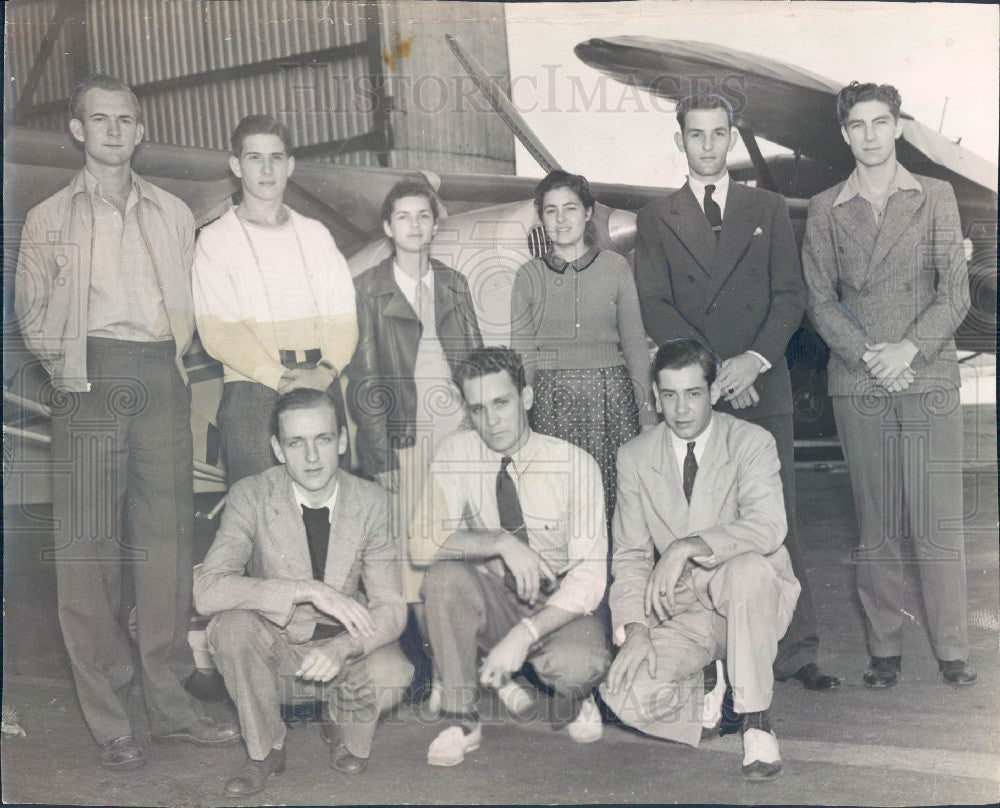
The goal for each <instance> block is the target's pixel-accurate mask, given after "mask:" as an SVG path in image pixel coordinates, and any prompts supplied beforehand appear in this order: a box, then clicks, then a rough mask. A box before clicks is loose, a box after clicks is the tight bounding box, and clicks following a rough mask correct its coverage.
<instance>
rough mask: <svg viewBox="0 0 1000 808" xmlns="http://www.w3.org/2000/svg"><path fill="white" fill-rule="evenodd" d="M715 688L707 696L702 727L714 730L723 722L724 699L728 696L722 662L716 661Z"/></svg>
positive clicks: (702, 708) (702, 711)
mask: <svg viewBox="0 0 1000 808" xmlns="http://www.w3.org/2000/svg"><path fill="white" fill-rule="evenodd" d="M715 675H716V679H715V687H714V688H713V689H712V690H710V691H709V692H708V693H706V694H705V700H704V701H703V702H702V707H701V725H702V726H703V727H704V728H705V729H714V728H715V727H716V726H718V724H719V722H720V721H721V720H722V699H723V698H724V697H725V695H726V677H725V676H724V675H723V673H722V660H719V659H717V660H715Z"/></svg>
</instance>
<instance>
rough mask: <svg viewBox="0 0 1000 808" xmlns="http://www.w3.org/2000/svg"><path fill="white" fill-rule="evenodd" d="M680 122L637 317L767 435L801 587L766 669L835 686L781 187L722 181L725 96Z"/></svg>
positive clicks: (644, 223) (648, 210) (793, 249)
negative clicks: (797, 387) (799, 455)
mask: <svg viewBox="0 0 1000 808" xmlns="http://www.w3.org/2000/svg"><path fill="white" fill-rule="evenodd" d="M677 120H678V123H679V124H680V128H681V131H680V132H679V133H678V134H677V135H675V139H676V142H677V146H678V148H679V149H680V150H681V151H683V152H684V153H685V155H686V156H687V161H688V169H689V175H688V181H687V183H685V185H684V187H682V188H681V189H679V190H678V191H675V192H674V193H672V194H670V195H668V196H665V197H663V198H661V199H658V200H656V201H655V202H652V203H651V204H649V205H647V206H646V207H645V208H643V209H642V210H641V211H640V212H639V216H638V231H639V232H638V242H637V244H636V250H635V274H636V286H637V288H638V291H639V301H640V304H641V306H642V318H643V323H644V325H645V328H646V332H647V333H648V334H649V335H650V336H651V337H652V338H653V340H654V341H655V342H656V344H657V345H661V346H662V345H663V344H664V343H665V342H667V341H669V340H672V339H678V338H681V337H693V338H696V339H698V340H701V341H702V342H704V343H705V344H706V345H707V346H708V347H710V348H711V349H712V350H713V351H714V352H715V354H716V356H717V357H718V359H719V361H720V362H721V363H722V365H721V368H720V370H719V374H718V378H717V379H716V381H715V389H716V390H718V391H719V392H720V394H721V396H720V398H719V403H718V408H719V410H720V411H723V412H729V413H732V414H735V415H737V416H739V417H740V418H743V419H745V420H747V421H750V422H752V423H755V424H758V425H759V426H762V427H764V428H765V429H767V430H768V431H769V432H770V433H771V434H772V435H773V436H774V439H775V442H776V444H777V448H778V456H779V459H780V461H781V483H782V491H783V494H784V500H785V510H786V515H787V519H788V535H787V537H786V539H785V546H786V547H787V548H788V552H789V554H790V556H791V559H792V566H793V569H794V570H795V575H796V577H798V579H799V581H800V583H801V585H802V592H801V594H800V596H799V600H798V605H797V607H796V610H795V615H794V617H793V619H792V623H791V625H790V626H789V628H788V631H787V633H786V634H785V636H784V638H783V639H782V641H781V643H780V645H779V648H778V656H777V658H776V659H775V662H774V673H775V676H776V677H777V678H778V679H786V678H792V677H794V678H796V679H798V680H799V681H801V682H802V683H803V684H804V685H805V686H806V688H808V689H810V690H827V689H829V688H831V687H836V686H837V685H839V684H840V681H839V679H837V678H836V677H834V676H829V675H825V674H823V673H821V671H820V670H819V667H818V666H817V650H818V646H819V638H818V636H817V630H816V618H815V615H814V612H813V604H812V597H811V594H810V590H809V584H808V582H807V580H806V576H805V564H804V559H803V558H802V554H801V551H800V549H799V544H798V536H797V532H796V529H795V477H794V465H793V464H794V447H793V435H792V387H791V381H790V379H789V375H788V365H787V364H786V362H785V348H786V347H787V345H788V340H789V338H790V337H791V335H792V334H793V333H794V331H795V329H796V328H798V326H799V323H800V321H801V319H802V314H803V311H804V310H805V305H806V291H805V283H804V281H803V279H802V267H801V264H800V262H799V253H798V248H797V246H796V243H795V237H794V235H793V233H792V227H791V221H790V220H789V216H788V208H787V207H786V205H785V201H784V199H783V198H782V197H781V196H780V195H778V194H775V193H772V192H770V191H765V190H762V189H758V188H749V187H747V186H745V185H739V184H736V183H732V182H730V180H729V174H728V171H727V169H726V159H727V156H728V154H729V152H730V151H731V150H732V148H733V146H734V145H735V143H736V135H737V132H736V129H735V128H733V112H732V107H731V106H730V104H729V102H728V101H727V100H726V99H725V98H723V97H722V96H720V95H715V94H711V93H699V94H696V95H692V96H688V97H687V98H685V99H683V100H682V101H681V102H680V103H679V104H678V106H677Z"/></svg>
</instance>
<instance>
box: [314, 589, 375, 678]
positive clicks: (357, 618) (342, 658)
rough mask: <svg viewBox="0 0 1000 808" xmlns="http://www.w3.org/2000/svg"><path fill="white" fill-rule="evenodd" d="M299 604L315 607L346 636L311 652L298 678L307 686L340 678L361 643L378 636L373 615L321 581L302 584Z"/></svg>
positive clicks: (334, 639)
mask: <svg viewBox="0 0 1000 808" xmlns="http://www.w3.org/2000/svg"><path fill="white" fill-rule="evenodd" d="M301 586H302V589H301V590H300V591H299V592H298V593H297V594H299V595H301V597H296V601H297V602H309V603H312V605H313V606H315V607H316V608H317V609H318V610H319V611H321V612H323V614H326V615H329V616H330V617H332V618H334V619H335V620H338V621H339V622H340V623H341V624H342V625H343V626H344V628H345V629H347V636H346V637H345V636H343V635H341V636H340V637H334V638H333V639H331V640H330V641H329V642H326V643H324V644H323V645H318V646H316V647H314V648H311V649H310V650H309V652H308V653H307V654H306V655H305V657H303V659H302V663H301V664H300V665H299V669H298V670H297V671H296V672H295V675H296V676H297V677H299V678H300V679H304V680H306V681H307V682H329V681H330V680H331V679H334V678H335V677H336V676H338V675H339V674H340V671H341V669H342V668H343V667H344V663H345V662H346V661H347V660H348V659H350V658H352V657H354V656H357V655H358V654H359V653H361V651H362V645H361V640H362V638H364V637H370V636H371V635H372V634H373V633H374V632H375V622H374V621H373V620H372V616H371V612H369V611H368V609H366V608H365V607H364V606H362V605H361V604H360V603H358V602H357V601H356V600H355V599H354V598H351V597H348V596H347V595H344V594H342V593H340V592H338V591H337V590H336V589H334V588H333V587H332V586H330V585H328V584H325V583H323V582H322V581H303V582H302V584H301Z"/></svg>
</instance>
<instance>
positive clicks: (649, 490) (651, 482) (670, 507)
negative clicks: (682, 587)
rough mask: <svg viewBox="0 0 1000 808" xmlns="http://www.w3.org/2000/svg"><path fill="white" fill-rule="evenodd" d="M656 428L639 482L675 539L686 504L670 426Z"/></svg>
mask: <svg viewBox="0 0 1000 808" xmlns="http://www.w3.org/2000/svg"><path fill="white" fill-rule="evenodd" d="M712 238H713V239H714V238H715V236H712ZM657 430H658V431H659V433H660V439H659V440H658V441H657V442H656V446H655V448H654V450H653V452H652V453H651V454H650V458H649V467H650V471H651V473H650V474H640V475H639V483H640V485H642V486H643V488H645V489H646V497H647V499H648V500H649V504H650V507H651V508H652V510H653V513H655V514H656V515H657V517H659V519H660V521H661V522H662V523H663V526H664V527H665V528H666V529H667V532H668V533H669V534H670V537H669V538H670V540H671V541H674V540H676V539H682V538H684V536H686V535H687V523H688V504H687V500H685V499H684V487H683V486H682V484H681V475H680V472H679V471H678V470H677V459H676V458H675V457H674V453H673V449H671V446H670V440H671V438H670V428H669V427H668V426H667V425H666V424H660V425H659V426H658V427H657Z"/></svg>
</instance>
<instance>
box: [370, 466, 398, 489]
mask: <svg viewBox="0 0 1000 808" xmlns="http://www.w3.org/2000/svg"><path fill="white" fill-rule="evenodd" d="M375 479H376V480H378V484H379V485H381V486H382V487H383V488H384V489H385V490H386V491H391V492H393V493H395V492H396V491H398V490H399V469H386V470H385V471H380V472H379V473H378V474H376V475H375Z"/></svg>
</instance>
